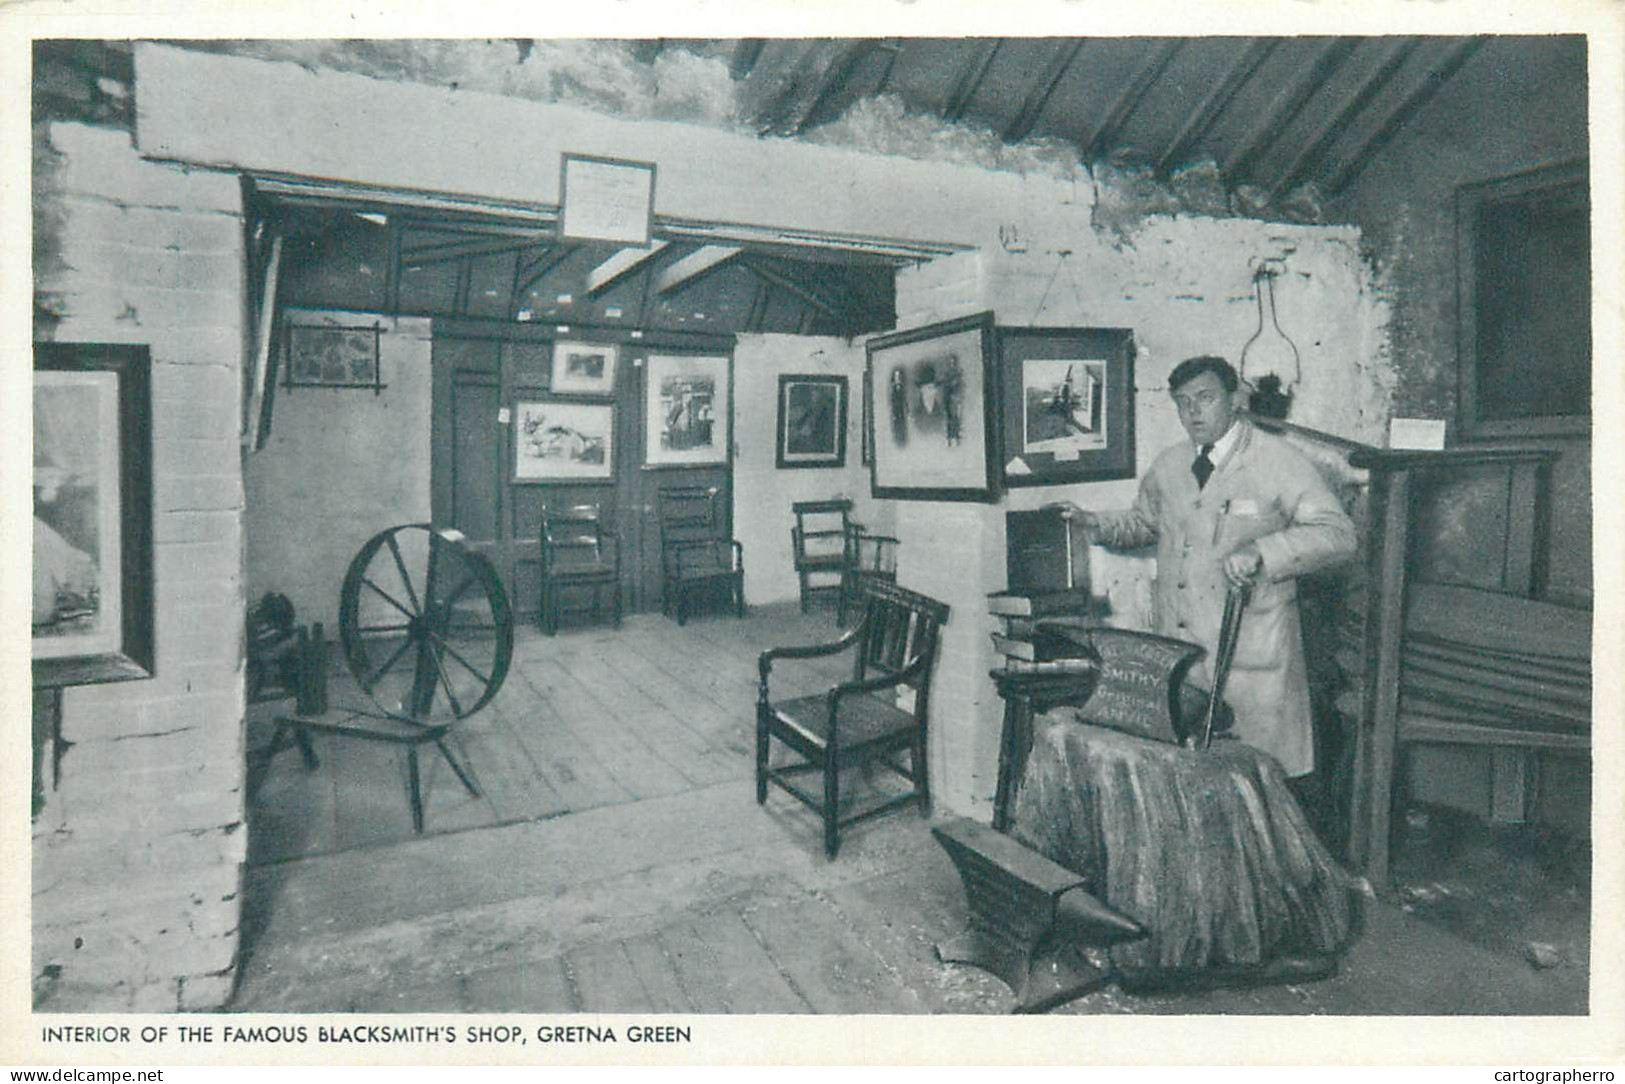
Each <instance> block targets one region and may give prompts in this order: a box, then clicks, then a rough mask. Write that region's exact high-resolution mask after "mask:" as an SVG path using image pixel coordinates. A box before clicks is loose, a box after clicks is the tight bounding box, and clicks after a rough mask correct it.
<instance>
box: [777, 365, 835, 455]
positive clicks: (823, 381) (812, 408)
mask: <svg viewBox="0 0 1625 1084" xmlns="http://www.w3.org/2000/svg"><path fill="white" fill-rule="evenodd" d="M778 433H779V439H778V453H779V454H778V465H779V467H780V468H781V469H788V468H792V467H844V466H845V465H846V377H844V376H793V375H788V374H786V375H782V376H780V377H779V426H778Z"/></svg>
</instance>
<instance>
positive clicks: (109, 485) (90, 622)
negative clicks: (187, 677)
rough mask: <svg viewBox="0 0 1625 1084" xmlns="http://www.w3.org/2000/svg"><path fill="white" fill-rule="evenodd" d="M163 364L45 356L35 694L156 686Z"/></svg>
mask: <svg viewBox="0 0 1625 1084" xmlns="http://www.w3.org/2000/svg"><path fill="white" fill-rule="evenodd" d="M151 381H152V362H151V358H150V357H149V356H148V353H147V348H146V347H144V346H128V345H114V344H90V343H36V344H35V346H34V563H33V579H34V591H33V624H32V637H31V645H32V659H33V671H34V686H35V687H36V688H48V687H54V686H61V685H88V684H92V683H96V682H103V681H125V680H129V679H132V678H146V677H151V676H152V675H153V636H152V629H153V613H152V580H153V568H152V393H151V386H152V384H151Z"/></svg>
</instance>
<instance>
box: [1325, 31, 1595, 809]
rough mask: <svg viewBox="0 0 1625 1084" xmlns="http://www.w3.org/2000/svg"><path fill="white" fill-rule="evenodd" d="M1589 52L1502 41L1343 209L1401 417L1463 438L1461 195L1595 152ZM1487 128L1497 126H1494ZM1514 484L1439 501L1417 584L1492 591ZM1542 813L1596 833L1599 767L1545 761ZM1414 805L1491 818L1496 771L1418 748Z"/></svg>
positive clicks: (1563, 532)
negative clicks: (1363, 263)
mask: <svg viewBox="0 0 1625 1084" xmlns="http://www.w3.org/2000/svg"><path fill="white" fill-rule="evenodd" d="M1583 48H1584V47H1583V45H1582V44H1579V43H1577V42H1574V41H1572V40H1565V39H1560V38H1550V39H1545V40H1540V41H1536V42H1533V43H1531V42H1529V41H1523V42H1522V43H1521V44H1520V46H1519V47H1518V49H1517V50H1515V51H1514V50H1510V49H1504V48H1503V47H1501V46H1500V45H1499V44H1498V43H1497V42H1495V41H1494V40H1493V39H1492V40H1491V42H1490V43H1489V44H1488V45H1487V46H1486V47H1485V49H1484V50H1483V52H1482V53H1480V54H1479V56H1478V57H1476V58H1475V59H1474V60H1473V61H1472V62H1471V63H1470V64H1468V65H1467V66H1466V67H1465V68H1463V69H1462V71H1461V73H1460V74H1459V75H1458V76H1457V77H1456V78H1455V79H1453V80H1451V82H1450V83H1449V84H1447V85H1446V86H1445V88H1444V89H1443V90H1442V91H1441V92H1440V94H1439V95H1438V97H1437V98H1436V99H1434V101H1433V102H1432V103H1431V104H1430V105H1429V106H1428V108H1427V109H1425V110H1423V111H1422V112H1421V113H1420V114H1419V115H1418V116H1417V118H1416V120H1415V123H1414V124H1413V126H1412V127H1411V128H1410V129H1408V130H1407V132H1406V134H1405V135H1404V137H1403V138H1401V139H1400V140H1399V141H1397V142H1396V143H1395V144H1394V145H1393V146H1392V147H1390V148H1389V149H1388V150H1387V152H1386V153H1385V154H1384V155H1383V156H1382V157H1381V158H1380V159H1379V160H1377V161H1376V162H1374V163H1373V164H1372V166H1371V167H1370V168H1369V169H1368V170H1367V171H1366V173H1365V175H1364V176H1363V177H1361V178H1360V181H1359V184H1358V185H1357V186H1356V187H1355V188H1353V189H1352V190H1351V191H1350V193H1349V195H1348V197H1347V198H1346V199H1345V200H1344V201H1343V202H1341V203H1340V204H1338V205H1336V206H1334V207H1333V208H1332V211H1333V212H1334V213H1335V214H1336V215H1337V216H1338V217H1339V218H1342V219H1346V220H1350V221H1355V222H1359V223H1361V224H1362V227H1363V229H1364V233H1365V237H1366V241H1367V244H1368V245H1369V247H1370V249H1371V251H1372V253H1373V256H1374V259H1375V262H1376V265H1377V267H1378V271H1379V282H1380V288H1381V289H1382V290H1383V292H1384V294H1385V296H1387V297H1389V298H1391V303H1392V307H1393V322H1392V349H1393V352H1394V357H1395V359H1396V363H1397V368H1398V371H1399V372H1400V374H1401V379H1400V382H1399V384H1398V386H1397V388H1396V399H1395V408H1394V412H1395V413H1396V414H1399V415H1403V416H1411V417H1429V418H1444V419H1446V420H1447V421H1448V422H1449V425H1450V429H1451V438H1452V440H1454V439H1455V426H1456V420H1457V415H1456V407H1457V381H1458V376H1459V371H1458V365H1457V353H1456V316H1457V310H1456V293H1455V285H1456V248H1455V244H1456V240H1455V228H1456V226H1455V191H1456V188H1457V186H1459V185H1462V184H1466V183H1471V182H1474V181H1482V180H1489V179H1492V178H1495V177H1500V176H1505V175H1508V174H1512V173H1518V172H1522V171H1525V170H1529V169H1533V168H1536V167H1538V166H1541V165H1546V164H1548V163H1552V162H1558V161H1564V160H1567V159H1572V158H1577V157H1580V156H1582V155H1584V154H1585V153H1586V150H1587V129H1586V115H1587V107H1586V89H1587V88H1586V80H1585V79H1584V78H1579V77H1577V76H1576V73H1577V72H1583V71H1584V67H1583V65H1584V57H1583ZM1477 118H1494V119H1493V121H1492V122H1491V121H1484V120H1479V119H1477ZM1544 443H1546V444H1548V446H1550V447H1554V448H1557V449H1559V450H1560V451H1561V452H1562V455H1561V457H1560V458H1559V459H1558V461H1557V464H1556V466H1555V468H1554V471H1553V480H1552V481H1553V497H1552V523H1551V534H1550V546H1551V552H1550V560H1551V569H1550V580H1549V583H1548V588H1549V590H1550V591H1551V592H1552V593H1553V596H1554V597H1555V598H1559V599H1562V600H1567V601H1573V602H1578V603H1581V604H1588V603H1589V601H1590V599H1591V595H1592V568H1591V552H1592V538H1591V503H1592V490H1591V469H1590V458H1591V442H1590V441H1589V440H1585V439H1564V440H1551V441H1548V442H1544ZM1505 492H1506V487H1505V481H1504V478H1503V477H1497V476H1494V475H1491V474H1489V473H1484V472H1480V473H1477V474H1475V475H1473V476H1470V477H1468V478H1466V479H1463V480H1460V481H1457V482H1453V483H1451V484H1449V485H1447V486H1443V487H1435V488H1434V489H1433V490H1432V491H1431V492H1429V493H1428V494H1427V497H1428V498H1430V500H1431V505H1432V507H1430V508H1429V510H1428V511H1427V512H1426V513H1425V515H1424V516H1423V517H1422V518H1421V519H1420V520H1419V522H1418V524H1417V542H1416V549H1417V551H1418V553H1419V558H1418V560H1419V563H1420V566H1421V567H1420V568H1419V570H1418V572H1419V574H1422V575H1426V576H1428V577H1429V578H1438V579H1445V580H1450V581H1454V582H1460V583H1468V584H1477V585H1480V586H1489V585H1491V582H1492V577H1493V574H1494V573H1497V572H1498V571H1499V569H1500V566H1501V561H1502V556H1503V552H1504V550H1503V538H1504V534H1503V533H1502V531H1500V530H1498V526H1499V525H1500V524H1501V523H1504V517H1505ZM1542 761H1543V763H1542V765H1541V769H1540V787H1539V798H1538V802H1537V808H1536V815H1537V816H1538V817H1539V819H1541V820H1545V821H1549V822H1552V823H1556V824H1562V825H1565V826H1566V827H1568V828H1570V829H1572V830H1574V831H1578V832H1582V833H1583V832H1585V831H1587V830H1588V829H1589V824H1588V819H1589V809H1590V803H1589V779H1588V778H1587V775H1588V769H1589V765H1588V763H1587V762H1586V761H1585V760H1584V759H1581V758H1563V757H1556V756H1547V757H1543V758H1542ZM1407 763H1408V772H1407V775H1408V785H1409V790H1408V793H1409V795H1410V797H1412V798H1413V799H1415V800H1419V801H1426V802H1438V803H1441V804H1448V805H1454V806H1459V807H1461V808H1464V809H1467V810H1471V811H1474V812H1478V813H1485V812H1487V811H1488V809H1489V759H1488V757H1487V756H1481V755H1478V754H1476V753H1472V752H1470V751H1463V750H1458V749H1448V748H1436V747H1434V748H1430V747H1418V748H1415V749H1413V750H1412V751H1411V753H1410V755H1409V756H1408V758H1407Z"/></svg>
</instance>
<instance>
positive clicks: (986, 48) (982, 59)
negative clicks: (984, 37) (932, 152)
mask: <svg viewBox="0 0 1625 1084" xmlns="http://www.w3.org/2000/svg"><path fill="white" fill-rule="evenodd" d="M1003 44H1004V41H1003V39H1001V38H993V39H992V40H990V41H984V42H981V43H979V44H978V45H977V47H976V55H975V57H974V58H972V59H971V61H970V62H969V63H968V64H966V65H965V67H964V68H963V69H962V70H961V71H960V73H959V78H958V79H956V80H954V88H953V91H952V92H951V93H950V94H949V95H948V100H947V101H946V102H944V103H943V106H942V119H943V120H945V121H948V122H949V123H950V124H952V123H954V122H955V121H958V120H959V119H961V118H962V117H964V115H965V110H966V109H967V108H969V106H970V103H971V102H972V100H974V99H975V97H976V91H977V90H978V89H980V87H981V85H982V80H983V79H985V78H986V77H987V70H988V68H990V67H992V66H993V60H994V58H995V57H997V56H998V55H999V47H1000V46H1002V45H1003Z"/></svg>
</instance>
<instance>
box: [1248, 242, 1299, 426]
mask: <svg viewBox="0 0 1625 1084" xmlns="http://www.w3.org/2000/svg"><path fill="white" fill-rule="evenodd" d="M1284 270H1285V268H1284V267H1283V266H1282V265H1281V264H1280V262H1279V261H1274V260H1266V261H1264V262H1262V263H1260V264H1259V265H1258V269H1257V270H1256V271H1254V272H1253V295H1254V296H1255V297H1256V298H1257V301H1258V330H1257V331H1254V332H1253V337H1252V338H1250V339H1248V340H1247V345H1246V346H1243V347H1242V348H1241V365H1240V369H1241V379H1242V380H1243V381H1245V382H1246V383H1247V385H1248V387H1249V389H1250V390H1251V392H1252V394H1253V406H1252V409H1253V410H1254V412H1255V413H1259V414H1265V415H1269V416H1272V417H1278V418H1281V417H1285V416H1286V409H1287V406H1288V405H1290V403H1291V402H1292V396H1293V393H1294V391H1295V390H1296V389H1297V386H1298V381H1299V379H1300V378H1301V376H1302V370H1301V364H1300V360H1299V357H1298V348H1297V347H1296V346H1295V345H1293V342H1292V340H1291V339H1289V338H1287V335H1286V332H1284V331H1282V330H1281V324H1280V321H1279V320H1278V319H1277V318H1276V310H1275V279H1276V276H1277V275H1280V274H1281V273H1282V272H1283V271H1284Z"/></svg>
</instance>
